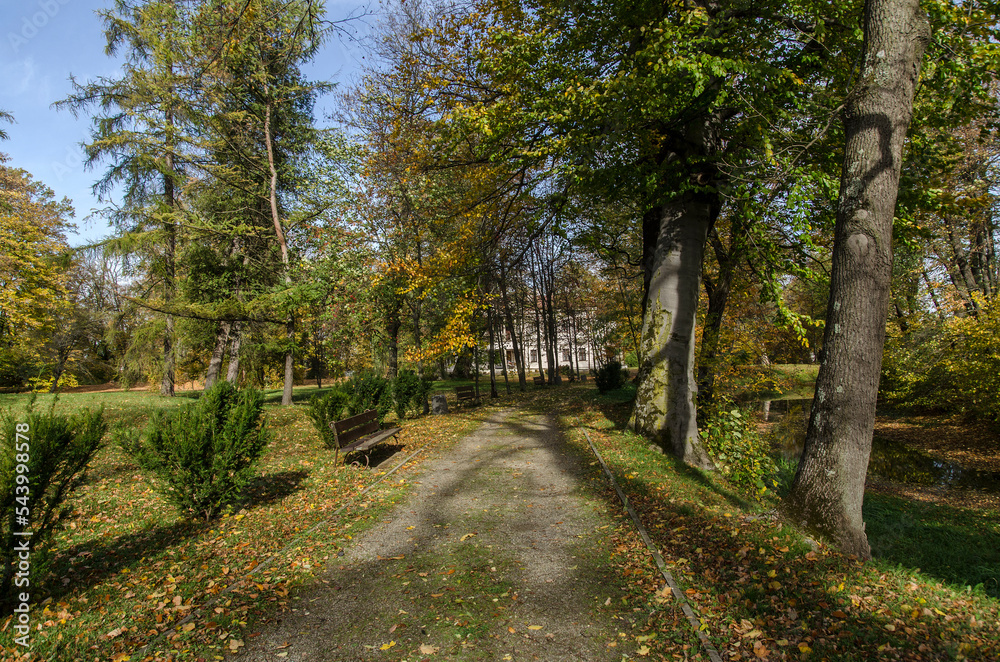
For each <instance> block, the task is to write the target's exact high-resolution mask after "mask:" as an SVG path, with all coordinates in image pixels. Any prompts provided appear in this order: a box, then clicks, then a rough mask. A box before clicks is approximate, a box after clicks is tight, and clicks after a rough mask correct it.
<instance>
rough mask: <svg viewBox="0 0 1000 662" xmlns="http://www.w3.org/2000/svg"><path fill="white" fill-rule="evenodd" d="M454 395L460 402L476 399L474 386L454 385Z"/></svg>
mask: <svg viewBox="0 0 1000 662" xmlns="http://www.w3.org/2000/svg"><path fill="white" fill-rule="evenodd" d="M455 397H456V398H457V399H458V403H459V404H461V403H462V401H463V400H475V399H476V387H475V386H456V387H455Z"/></svg>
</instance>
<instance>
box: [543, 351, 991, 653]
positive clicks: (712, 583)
mask: <svg viewBox="0 0 1000 662" xmlns="http://www.w3.org/2000/svg"><path fill="white" fill-rule="evenodd" d="M805 372H806V371H804V370H796V373H797V374H803V373H805ZM802 378H803V380H804V379H805V376H804V375H803V377H802ZM569 393H570V392H567V395H568V394H569ZM572 394H573V395H577V393H576V392H575V391H573V392H572ZM582 395H583V397H582V398H580V399H578V400H575V401H574V400H570V399H569V398H568V397H567V399H566V400H565V401H564V402H562V403H561V404H560V405H559V406H558V407H554V409H555V410H557V411H560V412H561V413H562V415H563V421H564V424H565V425H566V427H567V428H568V429H571V430H572V429H573V428H576V427H579V426H584V427H586V429H587V430H588V431H589V434H590V436H591V438H592V439H593V441H594V443H595V445H597V447H598V448H599V450H600V452H601V453H602V454H603V455H604V458H605V460H606V461H607V462H608V464H609V466H610V467H611V469H612V471H614V472H615V474H616V476H617V479H618V481H619V483H620V484H621V486H622V488H623V489H624V490H625V492H626V494H627V495H628V497H629V499H630V501H631V502H632V504H633V506H634V507H635V509H636V510H637V511H638V513H639V517H640V519H641V520H642V521H643V523H644V525H645V527H646V528H647V530H648V531H649V534H650V536H651V537H652V538H653V541H654V543H655V544H656V546H657V548H658V549H659V550H660V551H661V553H662V554H663V556H664V558H665V560H666V562H667V565H668V567H670V568H671V571H672V572H673V573H674V574H675V577H676V578H677V580H678V581H679V582H680V583H681V585H682V588H683V589H686V590H687V591H688V595H689V596H692V601H693V602H694V606H695V608H696V609H697V610H698V613H699V616H700V617H701V618H702V619H703V620H704V622H705V623H706V625H707V627H708V632H709V634H710V637H711V638H712V639H713V641H715V642H716V643H717V645H719V646H720V647H721V648H722V649H724V651H725V653H726V654H728V655H730V656H732V655H735V654H739V655H741V656H742V659H757V658H758V657H760V654H759V653H760V652H761V651H760V649H755V648H754V646H764V647H765V649H766V650H767V651H770V652H771V653H774V654H777V655H778V656H779V659H783V658H787V659H817V660H819V659H826V660H830V661H842V662H849V661H850V662H853V661H854V660H857V659H859V655H860V656H864V657H870V658H871V659H897V658H896V657H895V656H894V655H891V654H889V653H888V651H917V650H918V647H921V646H923V648H920V651H921V652H922V657H921V658H920V659H978V660H993V659H998V658H1000V599H998V596H997V594H996V593H995V591H994V589H993V588H991V587H995V582H996V577H997V574H998V570H997V568H1000V558H998V552H997V550H1000V538H998V535H1000V524H998V521H1000V517H998V516H997V513H993V512H984V511H978V510H972V509H955V508H948V507H943V506H935V505H933V504H923V503H915V502H910V501H906V500H901V499H892V498H884V497H880V496H878V495H871V494H869V495H868V498H867V505H866V518H867V519H868V520H869V525H868V527H869V528H868V530H869V535H870V537H871V543H872V546H873V549H874V551H875V553H876V558H875V560H874V561H871V562H868V563H860V562H858V561H856V560H853V559H850V558H847V557H844V556H842V555H840V554H838V553H837V552H836V550H833V549H831V548H828V547H825V546H822V545H821V546H819V547H818V548H817V549H816V550H815V551H813V548H812V547H811V543H809V542H808V541H807V539H806V538H805V537H804V536H803V535H802V534H801V533H799V532H798V531H796V530H795V529H794V528H793V527H790V526H788V525H786V524H783V523H781V521H780V520H778V519H776V518H775V517H774V515H773V512H772V511H769V510H768V509H769V508H773V507H775V506H777V505H778V501H777V498H776V495H775V496H774V497H772V498H771V499H770V500H769V501H766V502H765V503H763V504H757V503H754V502H753V501H751V500H749V499H746V498H744V497H743V496H742V495H740V494H739V493H737V492H736V491H735V490H734V489H733V488H731V487H729V486H728V485H726V484H725V483H724V482H722V481H720V479H719V477H717V476H715V475H713V474H706V473H703V472H700V471H696V470H692V469H690V468H688V467H685V466H683V465H681V464H679V463H677V462H676V461H675V460H673V459H672V458H671V457H669V456H666V455H661V454H658V453H655V452H651V451H650V450H649V443H648V442H647V441H646V440H644V439H641V438H639V437H637V436H636V435H634V434H632V433H630V432H628V431H627V430H624V429H623V424H622V422H623V421H626V420H627V418H628V408H629V407H628V402H627V397H626V396H625V394H624V393H623V394H617V395H616V394H607V395H604V396H598V395H597V394H596V393H593V394H589V395H586V394H582ZM571 434H572V432H571ZM576 442H577V443H581V444H585V443H586V442H585V441H584V440H583V439H582V435H581V436H576ZM789 468H790V467H784V473H785V474H788V473H789ZM607 498H608V499H609V501H610V502H612V503H613V502H614V501H615V499H616V497H615V495H614V494H613V493H610V492H609V493H608V494H607ZM977 586H978V588H977ZM751 633H753V634H751ZM726 654H724V655H723V657H724V658H725V657H726ZM769 659H770V658H769ZM901 659H911V658H908V657H906V656H903V657H902V658H901ZM912 659H917V658H912Z"/></svg>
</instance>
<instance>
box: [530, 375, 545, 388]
mask: <svg viewBox="0 0 1000 662" xmlns="http://www.w3.org/2000/svg"><path fill="white" fill-rule="evenodd" d="M532 381H534V382H535V386H545V378H544V377H542V376H541V375H539V376H538V377H535V378H534V379H532Z"/></svg>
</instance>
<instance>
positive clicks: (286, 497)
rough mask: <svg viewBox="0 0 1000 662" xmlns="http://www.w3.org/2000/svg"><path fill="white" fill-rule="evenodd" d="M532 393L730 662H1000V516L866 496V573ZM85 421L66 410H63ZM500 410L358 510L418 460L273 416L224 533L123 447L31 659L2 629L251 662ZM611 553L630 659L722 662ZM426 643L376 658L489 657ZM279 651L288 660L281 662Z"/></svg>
mask: <svg viewBox="0 0 1000 662" xmlns="http://www.w3.org/2000/svg"><path fill="white" fill-rule="evenodd" d="M115 395H116V394H96V393H95V394H88V395H86V396H83V395H81V396H80V397H87V398H90V400H88V401H87V402H88V403H94V402H98V401H100V402H103V403H104V404H105V405H106V407H107V411H108V413H109V416H110V417H112V418H119V419H126V420H136V421H141V420H142V418H143V417H144V416H146V415H148V411H149V410H150V409H152V408H155V407H159V406H172V405H173V403H165V402H164V401H162V400H160V399H159V398H157V397H155V396H149V395H147V396H139V395H137V394H118V395H123V396H128V397H127V398H122V399H116V398H115ZM529 395H530V396H531V397H529V398H525V399H523V400H522V401H521V402H520V405H519V406H521V407H522V408H523V410H524V411H525V412H526V413H531V412H541V413H551V412H558V414H559V422H560V425H561V427H562V428H563V429H564V431H565V432H566V434H565V439H566V443H567V444H568V446H567V448H568V450H569V451H571V452H573V453H576V454H577V456H578V457H579V459H580V461H581V462H584V463H585V466H586V467H588V469H589V471H590V473H589V474H587V475H586V476H585V477H584V479H583V480H585V482H586V485H587V489H588V490H589V493H590V494H591V498H594V499H598V500H603V502H604V504H605V505H606V506H607V507H608V508H609V509H611V510H614V509H616V508H617V509H620V505H617V504H618V502H617V496H616V495H615V493H614V492H613V491H612V490H611V489H610V488H608V486H607V484H606V482H605V481H604V479H603V477H602V476H601V474H600V467H599V465H597V464H596V460H593V459H592V454H591V452H590V450H589V447H588V446H587V442H586V440H585V439H584V437H583V435H582V434H581V432H580V430H579V428H581V427H583V428H586V429H587V431H588V432H589V434H590V436H591V439H592V440H593V442H594V443H595V445H596V446H597V447H598V449H599V450H600V452H601V453H602V455H603V456H604V458H605V459H606V461H607V462H608V464H609V465H610V467H611V469H612V471H613V472H614V473H615V474H616V476H617V479H618V481H619V483H620V484H621V486H622V487H623V489H624V490H625V491H626V492H627V494H628V495H629V498H630V499H631V501H632V503H633V505H634V506H635V508H636V510H637V511H638V512H639V515H640V517H641V519H642V521H643V523H644V525H645V527H646V528H647V529H648V531H649V533H650V535H651V536H652V538H653V541H654V543H655V544H656V546H657V547H658V548H659V549H660V551H661V552H662V554H663V556H664V557H665V558H666V559H667V562H668V564H669V565H670V567H671V571H672V572H673V573H674V574H675V576H676V577H677V579H678V581H679V582H680V583H681V586H682V588H683V589H684V590H685V591H686V594H687V595H688V598H689V600H690V602H691V604H692V606H693V607H694V608H695V610H696V612H697V614H698V616H699V618H701V620H702V623H703V628H704V629H705V631H706V632H707V633H708V635H709V636H710V638H711V640H712V641H713V642H714V643H715V645H716V646H717V647H718V648H719V650H720V652H721V653H722V656H723V659H726V660H735V659H765V660H782V659H794V660H801V659H805V660H823V659H829V660H857V659H879V660H883V659H884V660H896V659H899V660H945V659H970V660H996V659H1000V603H998V598H997V594H996V593H992V595H991V594H990V590H989V586H988V585H986V582H984V585H983V586H978V587H977V586H976V585H975V584H973V583H971V582H972V581H973V580H972V579H969V577H973V576H975V575H970V574H969V572H968V569H969V568H970V567H975V566H977V564H978V565H979V566H982V572H981V573H980V576H982V577H985V578H987V579H988V578H989V577H991V576H993V575H991V574H990V573H991V571H992V572H995V566H996V561H995V559H996V558H997V557H996V556H995V555H996V553H997V552H996V550H998V549H1000V525H998V520H1000V517H998V515H997V513H996V512H995V511H992V510H989V509H976V508H973V507H957V506H951V505H941V504H936V503H918V502H914V501H913V500H911V499H908V498H906V497H905V496H903V497H900V496H892V495H888V496H887V495H881V494H870V495H869V499H868V504H867V508H868V510H867V512H866V516H867V517H868V519H869V522H870V524H869V533H870V536H871V537H872V542H873V548H874V549H875V550H876V553H878V554H881V557H880V558H877V559H876V560H875V561H873V562H870V563H865V564H862V563H859V562H857V561H855V560H852V559H850V558H845V557H843V556H840V555H839V554H837V553H835V552H833V551H831V550H830V549H828V548H826V547H824V546H822V545H818V546H816V545H811V544H809V542H808V541H806V540H804V539H803V537H802V536H800V535H799V534H798V533H796V532H795V531H793V530H791V529H788V528H786V527H784V526H783V525H781V523H780V522H779V521H778V520H777V519H776V518H775V517H774V516H773V514H772V512H773V511H771V510H770V509H771V508H773V506H774V503H765V504H756V503H751V502H747V501H745V500H744V498H742V497H741V496H740V495H739V494H736V493H734V492H733V491H732V490H730V489H729V488H727V487H726V486H725V485H723V484H720V483H718V482H716V479H715V478H714V477H711V476H706V475H703V474H701V473H698V472H694V471H690V470H688V469H686V468H684V467H681V466H678V465H677V464H676V463H674V462H673V461H672V460H670V459H669V458H667V457H665V456H663V455H660V454H657V453H655V452H652V451H651V450H649V449H648V445H647V444H646V443H645V442H643V441H642V440H641V439H639V438H637V437H635V436H634V435H632V434H630V433H627V432H624V431H623V430H622V428H623V427H624V419H625V417H626V416H627V404H626V403H625V402H624V398H622V397H616V396H615V395H611V396H597V394H596V393H595V392H594V391H593V390H590V389H586V388H580V387H573V388H561V389H549V390H547V391H546V390H543V391H540V392H539V393H535V394H529ZM0 404H3V405H5V406H10V405H11V404H12V399H11V398H10V397H9V396H8V397H4V399H3V402H2V403H0ZM71 404H72V402H71V400H70V399H69V398H66V399H65V400H64V401H63V403H62V405H61V406H70V405H71ZM503 404H504V405H505V406H509V405H510V404H512V400H507V401H506V402H505V403H503ZM491 411H492V409H491V408H490V407H465V408H462V409H461V410H459V411H457V412H453V413H452V414H450V415H448V416H444V417H433V418H432V417H421V418H417V419H413V420H408V421H406V422H405V426H404V427H405V430H406V432H405V433H404V435H403V438H402V442H403V449H402V450H403V451H404V452H405V453H409V452H412V451H414V450H416V449H418V448H422V447H425V448H426V450H425V451H423V452H422V453H420V454H418V455H416V456H415V457H414V458H413V459H412V461H411V462H409V463H408V464H406V465H404V466H403V467H401V468H400V469H399V470H398V471H397V472H396V473H394V474H393V475H392V476H391V477H390V478H387V479H385V480H383V481H382V482H381V483H379V485H378V486H377V487H375V488H373V489H371V490H370V491H369V492H366V493H364V494H363V495H362V496H361V497H360V498H356V499H355V497H356V496H357V495H359V494H361V492H362V490H364V489H365V488H366V487H368V486H370V485H372V484H373V482H374V481H376V480H378V479H379V478H380V477H381V476H380V474H381V473H382V472H384V470H385V469H386V468H389V467H391V466H394V465H395V464H396V463H397V462H398V461H399V460H401V459H402V458H403V457H404V456H403V455H397V456H396V457H395V458H393V459H391V460H390V461H389V462H388V463H386V464H385V465H382V467H380V469H375V470H367V469H361V468H357V467H344V466H343V465H340V466H334V463H333V456H332V454H331V453H329V452H327V451H325V450H323V449H322V448H321V447H320V445H319V443H318V441H317V439H316V438H315V433H314V431H313V430H312V429H311V426H310V424H309V422H308V419H307V417H306V415H305V411H304V408H302V407H301V406H298V405H297V406H294V407H291V408H285V409H281V408H277V407H269V408H268V414H269V417H270V426H271V427H272V429H273V430H274V431H275V433H276V442H275V444H274V447H273V448H271V449H270V450H269V452H268V455H267V456H266V458H265V462H264V464H263V465H262V466H261V472H260V473H261V478H260V479H259V480H258V482H257V483H256V485H255V486H254V489H253V490H251V493H250V494H249V495H248V496H247V498H246V500H245V502H244V503H242V504H241V505H240V507H239V508H238V509H237V510H236V511H235V512H233V513H231V514H229V515H228V516H225V517H223V518H221V519H219V520H215V521H212V522H209V523H202V522H200V521H190V520H187V519H184V518H181V517H178V516H177V515H176V514H175V513H174V512H173V511H172V510H171V509H170V508H169V507H168V506H167V505H166V504H165V503H163V501H162V500H161V499H160V497H159V496H158V495H157V494H156V493H155V491H153V490H152V489H151V486H150V484H149V482H148V480H147V479H146V478H145V477H143V476H142V475H141V474H140V473H139V472H138V470H137V469H136V467H135V466H134V465H133V464H132V463H131V462H130V461H129V460H128V458H126V457H123V456H122V454H121V452H120V451H119V450H118V449H116V448H113V447H109V448H107V449H106V450H105V451H103V452H102V453H101V455H100V456H99V457H98V458H97V459H96V460H95V462H94V463H93V466H92V468H91V472H90V476H89V478H88V480H87V482H86V484H85V485H84V486H83V488H82V489H81V490H80V491H79V492H78V493H77V494H75V495H74V496H73V497H72V499H71V500H70V507H71V516H70V518H69V519H68V520H67V526H66V528H65V529H64V531H62V532H61V533H60V534H59V540H58V543H59V551H58V554H57V556H56V557H55V558H54V559H53V560H52V562H51V566H50V570H51V572H50V573H49V576H50V577H51V578H52V579H50V580H49V581H47V582H44V583H42V585H41V586H36V585H35V584H34V583H33V585H32V588H33V595H34V596H36V597H39V596H48V597H47V599H46V601H45V602H44V604H37V603H36V604H34V605H33V606H32V609H33V611H32V624H33V631H32V647H31V649H30V650H29V651H27V652H25V651H24V650H23V649H20V648H18V647H15V646H14V645H13V641H12V627H11V623H10V621H9V620H8V621H6V622H4V623H3V624H2V626H0V644H2V645H3V646H4V651H5V657H6V659H21V660H42V659H53V660H114V659H117V660H125V659H129V660H144V659H150V660H152V659H162V660H166V659H176V660H181V659H184V660H199V659H200V660H214V659H228V658H230V657H233V656H235V657H234V659H239V657H241V656H243V652H242V651H244V650H246V648H247V647H248V644H252V642H254V640H255V639H256V638H257V637H259V636H261V633H262V632H264V631H265V627H266V624H267V622H268V621H270V620H273V619H275V618H276V617H279V616H280V614H281V613H282V612H283V611H289V610H291V609H295V608H297V606H296V605H297V602H299V601H297V600H296V598H297V597H300V596H301V595H304V592H305V591H309V590H314V589H315V588H316V586H317V582H318V581H320V580H318V579H317V574H318V573H319V572H320V571H322V570H323V569H324V568H326V567H328V566H330V565H331V564H334V563H338V561H339V559H340V558H341V556H340V555H341V554H346V552H347V550H350V549H351V546H352V545H353V544H354V541H355V540H356V539H357V538H358V536H361V535H364V532H365V531H367V530H370V529H371V528H372V527H374V526H376V525H377V524H379V523H380V522H384V517H385V515H386V513H389V512H391V509H392V508H393V507H394V506H395V505H397V504H400V503H404V502H405V500H406V499H408V498H410V495H411V494H412V489H413V485H412V480H413V477H414V476H415V475H417V473H418V472H419V470H420V466H421V463H422V462H423V461H424V460H423V458H424V457H425V454H426V453H430V452H435V453H442V452H447V449H448V448H450V447H452V445H453V444H455V443H456V441H457V440H459V439H460V438H463V437H465V436H466V435H467V434H469V433H470V432H472V431H473V430H475V429H476V428H477V427H478V426H479V425H480V424H481V422H482V421H483V420H484V418H485V417H487V416H488V415H489V412H491ZM348 504H350V505H348ZM345 505H347V506H348V507H346V508H344V509H343V510H340V509H341V508H342V507H344V506H345ZM873 506H874V508H873ZM338 511H339V512H338ZM619 512H620V511H619ZM622 521H624V520H622ZM873 529H874V530H873ZM929 532H934V534H935V535H938V536H940V537H939V538H937V539H935V540H936V542H935V543H934V544H935V545H937V546H942V545H943V546H946V547H947V546H961V541H966V542H969V543H970V544H967V545H965V547H966V549H963V550H961V551H962V554H963V556H958V557H956V556H954V555H949V556H945V557H943V558H942V557H938V556H935V555H933V554H931V553H930V552H929V548H928V546H927V545H922V544H920V540H914V538H915V537H917V538H919V537H921V536H927V535H930V533H929ZM975 539H978V540H979V544H978V545H974V544H971V542H972V541H974V540H975ZM608 540H609V542H608V543H607V545H608V549H605V550H602V551H603V553H604V555H605V558H606V562H607V563H608V564H609V567H610V568H611V570H612V572H610V573H609V574H610V575H612V576H614V577H616V578H617V579H618V581H619V585H618V587H617V589H616V590H620V591H621V594H622V596H623V597H624V598H625V600H626V602H627V603H628V610H629V611H631V610H639V611H637V612H634V613H641V614H642V615H643V618H644V620H643V622H642V625H641V628H640V629H637V630H635V631H634V632H633V631H632V630H631V629H630V630H629V631H628V632H627V635H628V638H629V643H630V647H629V648H628V649H627V654H626V657H628V659H667V660H671V659H707V657H705V656H704V655H703V653H701V652H700V651H699V649H698V648H697V646H696V645H695V644H693V643H692V642H693V641H694V639H693V637H692V634H691V631H690V626H689V625H688V623H687V621H686V620H684V619H683V617H681V616H680V615H679V611H678V610H677V609H676V608H675V607H674V605H673V602H672V599H671V598H670V597H669V596H666V595H664V594H663V592H662V590H661V589H662V587H663V580H662V578H661V577H660V576H659V575H658V572H657V570H656V568H655V566H654V565H653V564H652V563H651V561H650V558H649V555H648V553H647V551H646V549H645V547H644V546H643V544H642V542H641V540H640V539H639V537H638V536H637V535H636V534H635V532H634V531H633V530H632V529H631V528H630V527H628V526H616V527H615V531H614V533H613V534H611V535H610V537H609V538H608ZM880 546H881V547H880ZM991 554H992V556H991ZM955 566H958V567H955ZM403 570H404V571H405V568H404V569H403ZM36 576H37V575H33V577H36ZM397 579H400V578H397ZM401 581H406V580H401ZM463 581H464V582H466V587H467V588H466V590H468V591H470V592H476V591H482V592H486V591H489V590H492V586H491V583H490V574H486V573H475V572H473V573H468V575H467V576H465V577H463ZM477 582H481V585H479V586H477V584H476V583H477ZM498 599H499V598H498ZM192 614H196V616H195V617H193V618H192V617H191V615H192ZM460 620H461V619H459V621H460ZM529 625H530V624H529ZM454 629H456V630H458V629H460V626H454ZM386 634H390V633H386ZM526 634H529V635H530V634H532V633H531V631H528V632H526ZM640 637H642V638H641V639H640ZM393 640H394V639H393V638H392V637H390V638H389V639H388V640H387V641H386V642H385V643H388V642H390V641H393ZM428 646H429V647H430V648H434V647H435V646H436V647H437V648H438V650H437V651H433V652H427V653H425V656H424V657H414V656H409V657H401V656H400V655H399V654H398V653H400V652H401V651H400V650H399V648H398V647H390V648H389V649H386V650H385V651H383V650H381V649H380V647H378V648H375V649H373V650H372V653H371V659H387V660H388V659H393V660H398V659H408V660H414V659H429V660H434V659H475V658H473V657H464V655H465V654H464V653H463V652H462V650H463V649H461V648H459V649H457V650H456V651H450V650H449V649H447V648H446V647H443V646H441V645H440V644H433V645H432V644H428ZM480 650H482V649H480ZM623 650H626V647H624V646H623ZM281 652H282V651H281V650H276V651H274V654H275V657H274V659H285V658H284V657H282V656H281V655H280V654H281ZM418 652H420V651H419V650H418ZM286 657H287V656H286ZM288 659H291V658H288ZM497 659H504V658H503V656H502V655H501V656H500V657H498V658H497Z"/></svg>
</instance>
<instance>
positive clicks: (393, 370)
mask: <svg viewBox="0 0 1000 662" xmlns="http://www.w3.org/2000/svg"><path fill="white" fill-rule="evenodd" d="M387 326H388V331H389V377H390V378H392V379H395V378H396V376H397V375H399V329H400V327H402V326H403V322H402V320H400V319H399V311H398V310H396V311H394V312H393V313H390V315H389V324H388V325H387Z"/></svg>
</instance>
